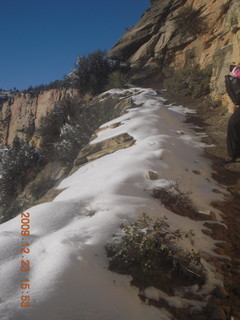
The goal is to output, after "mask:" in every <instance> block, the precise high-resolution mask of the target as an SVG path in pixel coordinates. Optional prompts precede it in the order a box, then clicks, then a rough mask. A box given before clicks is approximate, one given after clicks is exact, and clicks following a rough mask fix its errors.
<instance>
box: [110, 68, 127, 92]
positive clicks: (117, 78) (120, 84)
mask: <svg viewBox="0 0 240 320" xmlns="http://www.w3.org/2000/svg"><path fill="white" fill-rule="evenodd" d="M127 87H128V78H127V75H126V74H124V73H123V72H121V71H119V70H117V71H114V72H112V73H110V74H109V76H108V83H107V86H106V89H107V90H109V89H113V88H118V89H122V88H127Z"/></svg>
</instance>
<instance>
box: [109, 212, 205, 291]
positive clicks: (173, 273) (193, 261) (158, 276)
mask: <svg viewBox="0 0 240 320" xmlns="http://www.w3.org/2000/svg"><path fill="white" fill-rule="evenodd" d="M121 230H122V234H121V236H118V237H116V238H115V241H114V242H113V243H109V244H107V246H106V249H107V254H108V257H109V268H110V270H112V271H115V272H118V273H122V274H129V275H131V276H132V277H133V278H134V281H135V282H136V283H140V284H141V285H142V286H144V287H146V286H150V285H153V286H156V287H161V283H162V281H163V280H166V278H167V277H168V276H169V278H171V279H172V280H174V282H175V283H181V282H185V283H189V284H194V283H198V284H202V283H203V282H204V270H203V266H202V264H201V262H200V256H199V254H197V253H195V252H193V251H192V252H185V251H183V249H182V248H180V246H179V245H178V241H179V240H180V239H182V238H186V237H191V236H193V232H192V231H190V232H188V233H183V232H181V231H180V230H176V231H170V229H169V226H168V224H167V222H166V219H158V220H156V221H153V220H152V219H151V218H149V217H148V216H146V215H145V214H144V215H143V216H142V217H141V218H140V219H139V220H138V221H136V222H134V223H132V224H131V225H123V226H122V227H121Z"/></svg>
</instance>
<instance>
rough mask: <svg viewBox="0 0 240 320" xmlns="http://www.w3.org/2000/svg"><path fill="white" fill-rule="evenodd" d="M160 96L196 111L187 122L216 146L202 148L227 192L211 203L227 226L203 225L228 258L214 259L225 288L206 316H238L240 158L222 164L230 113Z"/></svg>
mask: <svg viewBox="0 0 240 320" xmlns="http://www.w3.org/2000/svg"><path fill="white" fill-rule="evenodd" d="M161 95H163V96H164V97H165V98H167V99H168V100H169V101H170V102H171V103H174V102H176V105H183V106H185V107H188V108H191V109H194V110H196V114H191V115H189V116H188V119H187V122H188V123H192V124H194V125H196V126H198V127H199V129H197V130H198V131H200V132H201V131H202V132H204V133H206V134H207V135H208V137H206V138H204V139H203V141H204V142H205V143H207V144H209V145H212V144H214V145H215V147H213V148H206V149H205V156H206V157H207V158H208V159H210V160H211V161H212V168H213V170H214V173H213V178H214V179H215V180H216V181H217V182H218V183H219V184H221V185H223V186H225V188H226V190H227V191H228V192H229V195H227V196H226V197H225V199H224V201H223V202H221V203H219V202H218V203H214V204H213V206H214V207H215V208H216V209H218V210H220V211H221V212H222V220H223V222H224V224H225V225H226V226H227V228H225V227H224V226H221V225H219V224H209V223H206V224H205V225H206V226H207V227H208V228H209V232H208V233H209V234H210V235H211V236H212V237H213V238H214V239H216V240H220V241H222V242H219V244H218V248H217V250H216V252H217V253H218V254H220V255H223V256H224V255H226V256H228V257H230V259H229V260H228V259H225V258H223V259H213V263H214V264H215V266H216V269H217V272H219V273H221V274H222V275H223V278H224V288H221V289H219V290H216V292H214V293H213V295H212V298H211V300H210V303H209V305H208V309H207V310H206V319H211V320H212V319H216V320H218V319H223V320H224V319H225V320H228V319H229V320H237V319H240V159H238V162H236V163H233V164H227V165H225V163H224V160H225V159H226V158H227V151H226V131H227V123H228V119H229V117H230V114H229V113H228V112H227V108H226V106H225V107H222V106H221V107H219V106H218V107H214V106H211V105H210V104H209V103H207V100H206V99H191V98H189V97H188V98H179V97H175V98H174V97H172V96H171V97H168V95H167V94H161ZM199 319H202V318H199Z"/></svg>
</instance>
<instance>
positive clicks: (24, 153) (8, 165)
mask: <svg viewBox="0 0 240 320" xmlns="http://www.w3.org/2000/svg"><path fill="white" fill-rule="evenodd" d="M40 157H41V155H40V154H39V152H38V150H37V149H35V148H34V147H30V146H29V145H28V144H26V143H25V142H23V141H20V139H19V138H17V137H16V138H15V139H14V141H13V146H12V147H8V148H6V150H5V151H4V153H3V154H1V163H0V167H1V176H0V205H1V207H2V209H4V215H5V216H7V217H8V218H11V217H12V216H13V215H14V214H17V213H18V211H17V210H18V209H17V208H19V204H18V203H15V199H16V197H17V195H18V193H19V192H22V191H23V189H24V188H25V186H26V185H27V183H28V182H30V181H31V180H32V179H33V178H34V177H35V176H36V175H37V173H38V172H39V171H40V169H41V166H43V165H44V164H43V163H41V164H40V162H39V159H40ZM14 203H15V204H14Z"/></svg>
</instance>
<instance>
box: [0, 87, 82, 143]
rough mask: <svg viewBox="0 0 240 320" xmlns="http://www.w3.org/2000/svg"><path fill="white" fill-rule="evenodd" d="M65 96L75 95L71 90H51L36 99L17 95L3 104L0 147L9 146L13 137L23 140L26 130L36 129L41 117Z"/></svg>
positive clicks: (0, 123) (0, 117) (0, 119)
mask: <svg viewBox="0 0 240 320" xmlns="http://www.w3.org/2000/svg"><path fill="white" fill-rule="evenodd" d="M67 94H69V95H70V96H73V95H74V94H76V91H75V90H72V89H51V90H47V91H43V92H41V93H40V94H39V95H37V96H36V97H32V96H31V94H25V93H18V94H16V95H14V96H13V98H12V99H10V100H8V101H7V102H5V103H4V104H3V106H2V109H1V111H0V130H1V131H0V133H1V134H0V145H5V144H8V145H11V144H12V142H13V139H14V137H15V136H18V137H19V138H20V139H25V137H26V132H27V130H28V128H30V127H32V128H34V129H37V128H39V127H40V125H41V119H42V117H44V116H46V114H47V113H48V112H49V111H51V110H52V108H53V107H54V106H55V104H56V103H57V102H59V101H61V100H62V99H63V98H64V97H65V96H66V95H67Z"/></svg>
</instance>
